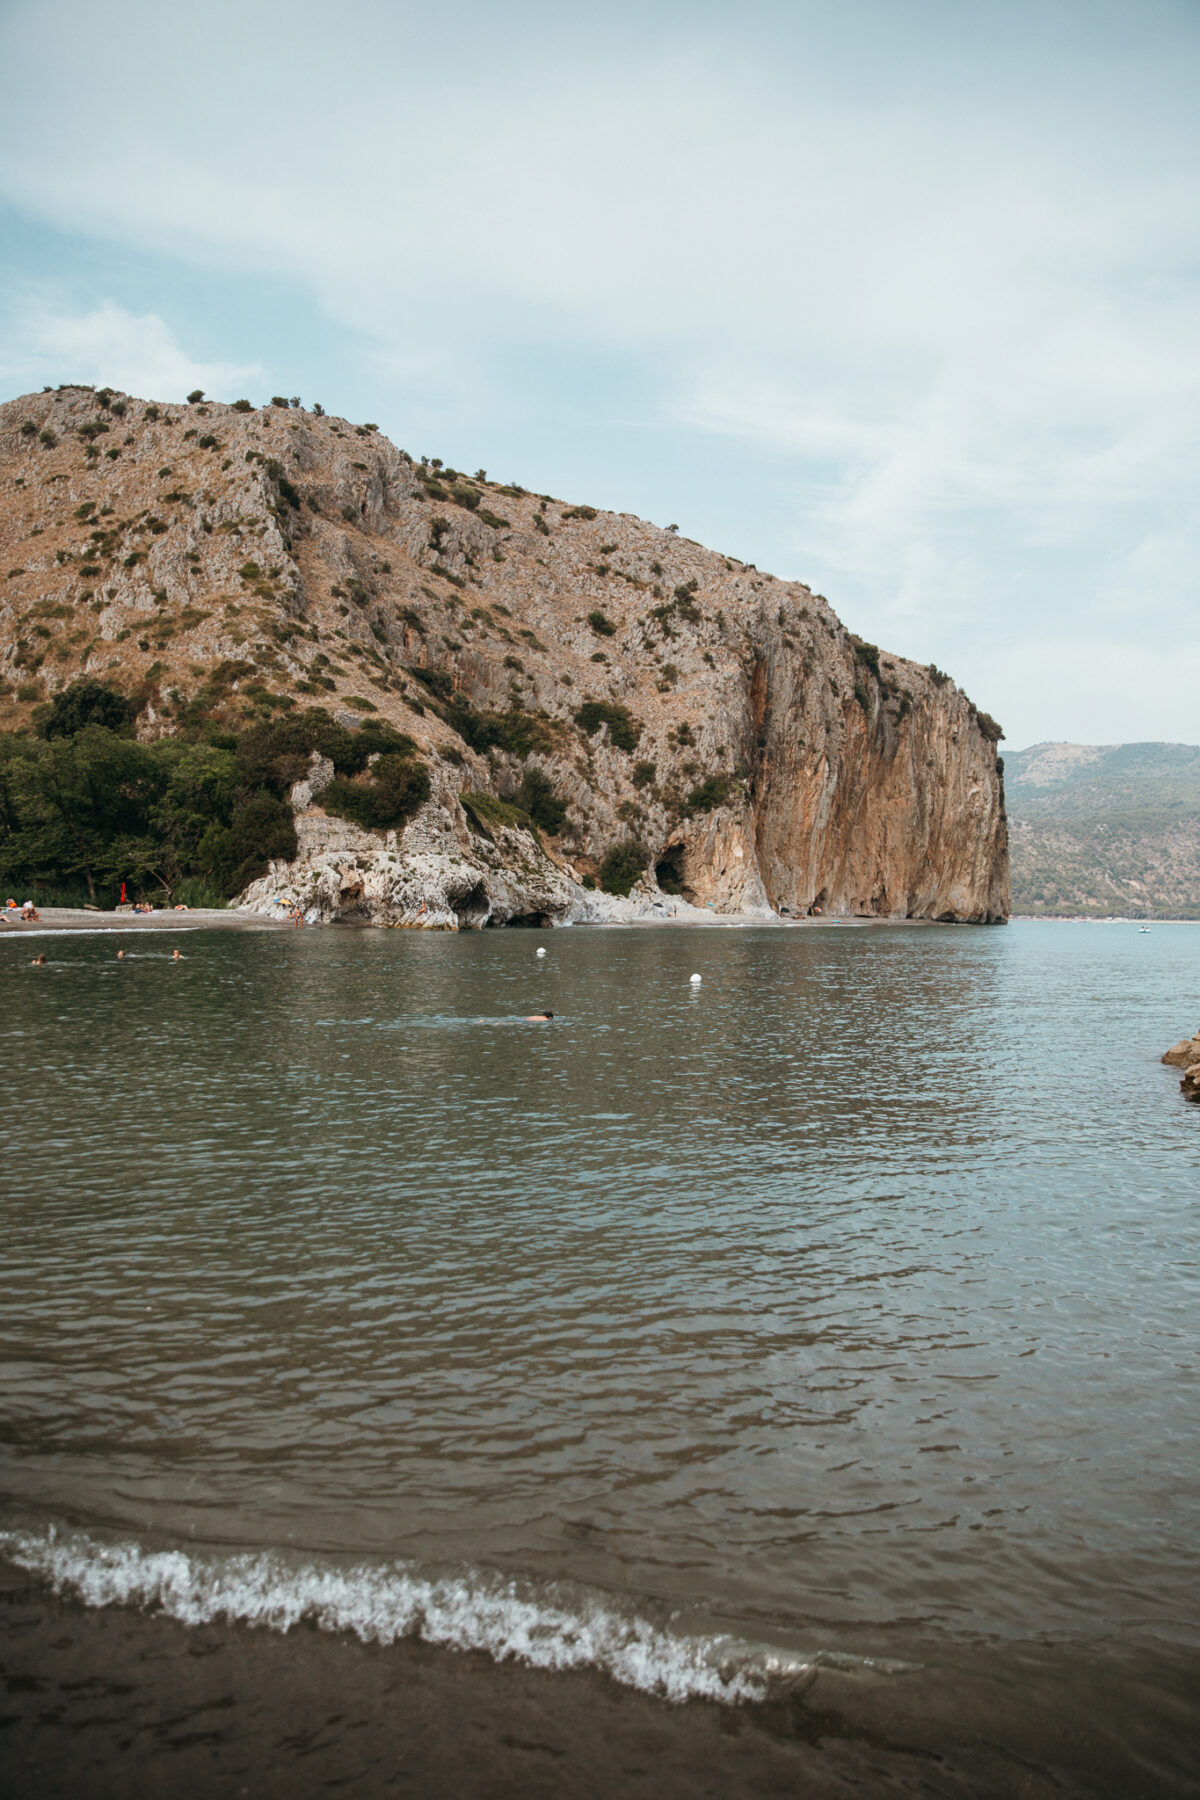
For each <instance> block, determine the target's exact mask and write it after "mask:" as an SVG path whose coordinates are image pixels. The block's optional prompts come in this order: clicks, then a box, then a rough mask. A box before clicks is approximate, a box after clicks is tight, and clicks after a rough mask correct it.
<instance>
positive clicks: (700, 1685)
mask: <svg viewBox="0 0 1200 1800" xmlns="http://www.w3.org/2000/svg"><path fill="white" fill-rule="evenodd" d="M0 1553H2V1554H4V1555H5V1556H7V1557H8V1559H9V1560H10V1561H11V1562H14V1563H16V1564H17V1565H18V1566H19V1567H21V1568H23V1569H27V1570H29V1571H30V1572H31V1573H33V1574H37V1575H40V1576H42V1577H44V1578H45V1579H47V1580H48V1581H49V1583H50V1584H51V1586H52V1587H53V1589H54V1590H55V1592H56V1593H62V1592H67V1593H70V1594H73V1595H75V1596H77V1597H78V1598H79V1599H81V1600H82V1601H83V1602H84V1603H85V1604H86V1605H88V1606H143V1607H147V1608H149V1609H151V1610H154V1611H157V1612H162V1613H166V1614H167V1615H169V1617H171V1618H173V1619H178V1620H179V1621H180V1622H181V1623H182V1624H185V1625H202V1624H208V1623H211V1622H213V1621H217V1620H221V1621H229V1622H233V1621H238V1622H241V1623H243V1624H247V1625H257V1626H268V1627H269V1628H271V1629H272V1630H274V1631H281V1632H282V1631H289V1630H290V1629H291V1628H292V1626H293V1625H298V1624H299V1623H300V1622H301V1621H307V1622H308V1623H310V1624H314V1625H317V1626H319V1627H320V1628H321V1629H323V1630H325V1631H344V1632H352V1633H353V1634H354V1635H355V1636H356V1637H358V1638H361V1639H362V1640H363V1642H364V1643H378V1644H391V1643H395V1642H397V1641H398V1640H399V1639H401V1638H419V1639H421V1640H423V1641H424V1642H425V1643H428V1644H441V1645H445V1646H447V1647H449V1648H451V1649H455V1650H485V1651H487V1652H488V1653H489V1655H491V1656H492V1657H494V1658H495V1659H496V1661H497V1662H502V1661H504V1660H505V1659H507V1658H510V1657H512V1658H516V1659H518V1660H519V1661H521V1662H524V1663H528V1664H529V1665H531V1666H532V1667H533V1668H537V1669H583V1668H592V1669H599V1670H602V1671H603V1672H604V1673H605V1674H607V1675H610V1676H612V1677H613V1679H614V1680H616V1681H619V1682H622V1683H623V1684H624V1685H625V1686H627V1687H634V1688H641V1689H642V1690H643V1691H644V1692H646V1693H652V1694H658V1695H661V1696H662V1697H663V1698H665V1699H668V1700H673V1701H684V1700H694V1699H704V1700H719V1701H724V1702H726V1703H730V1704H736V1703H738V1702H740V1701H755V1700H762V1699H764V1698H765V1697H766V1695H767V1694H768V1693H769V1692H771V1691H772V1690H774V1689H777V1688H780V1687H788V1688H796V1687H800V1686H805V1685H807V1683H808V1682H809V1681H811V1680H812V1679H813V1678H814V1676H815V1673H816V1662H815V1660H809V1659H804V1658H801V1657H799V1656H797V1655H794V1654H792V1653H790V1652H788V1651H786V1650H780V1649H776V1648H772V1647H771V1646H769V1645H764V1644H752V1643H749V1642H746V1641H745V1640H742V1639H739V1638H736V1637H732V1636H728V1635H712V1636H706V1635H702V1634H692V1635H688V1634H685V1633H682V1632H680V1633H676V1632H673V1631H671V1630H670V1629H669V1628H666V1627H663V1626H661V1625H656V1624H654V1623H652V1622H651V1621H650V1620H648V1619H645V1618H641V1617H639V1616H637V1615H636V1614H634V1613H625V1612H623V1611H621V1610H620V1608H619V1607H618V1606H617V1605H616V1604H615V1603H614V1602H613V1601H612V1600H611V1599H608V1598H607V1597H602V1596H600V1595H588V1594H586V1593H583V1592H580V1591H572V1592H571V1593H569V1594H568V1593H567V1592H566V1590H565V1589H564V1588H556V1587H548V1588H544V1589H541V1590H539V1589H537V1588H536V1587H535V1586H533V1585H532V1584H528V1583H519V1582H515V1581H506V1580H503V1579H501V1578H500V1577H498V1576H495V1575H488V1574H485V1573H481V1572H478V1571H466V1572H462V1573H458V1574H455V1575H439V1576H433V1575H429V1574H425V1573H422V1572H421V1571H420V1570H419V1569H417V1568H416V1567H414V1566H412V1565H408V1564H405V1563H402V1562H389V1563H358V1564H355V1565H353V1566H342V1565H338V1564H335V1563H332V1562H331V1563H326V1564H321V1563H317V1562H309V1563H288V1562H287V1561H285V1560H284V1559H283V1558H282V1557H280V1556H278V1555H276V1554H274V1553H271V1552H265V1551H259V1552H247V1553H242V1554H234V1555H221V1554H218V1553H216V1552H197V1551H193V1550H152V1549H148V1548H147V1547H146V1546H144V1545H142V1544H139V1543H137V1542H136V1541H134V1540H130V1539H126V1540H123V1541H118V1542H103V1541H101V1540H99V1539H97V1538H93V1537H91V1536H90V1535H88V1534H86V1533H83V1532H76V1531H68V1530H63V1529H61V1528H56V1527H48V1528H45V1529H43V1530H0Z"/></svg>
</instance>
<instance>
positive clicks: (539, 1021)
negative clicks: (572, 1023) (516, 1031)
mask: <svg viewBox="0 0 1200 1800" xmlns="http://www.w3.org/2000/svg"><path fill="white" fill-rule="evenodd" d="M553 1017H554V1014H553V1013H552V1012H544V1013H526V1015H525V1017H524V1018H523V1019H522V1020H521V1023H522V1025H547V1024H549V1022H550V1020H551V1019H552V1018H553Z"/></svg>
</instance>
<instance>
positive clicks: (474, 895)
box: [453, 881, 491, 931]
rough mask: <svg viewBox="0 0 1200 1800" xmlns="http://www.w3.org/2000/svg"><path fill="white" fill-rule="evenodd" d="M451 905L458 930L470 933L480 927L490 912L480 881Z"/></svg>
mask: <svg viewBox="0 0 1200 1800" xmlns="http://www.w3.org/2000/svg"><path fill="white" fill-rule="evenodd" d="M453 905H454V916H455V918H456V919H457V920H458V923H459V928H460V930H463V929H465V930H468V931H470V930H472V929H474V928H475V927H476V926H479V925H482V924H483V923H484V922H485V921H486V919H487V917H488V914H489V913H490V912H491V901H490V900H489V899H488V892H487V888H486V887H485V885H484V883H483V882H482V881H477V882H476V883H475V886H474V887H473V888H472V889H471V890H470V892H469V893H466V894H462V895H460V896H459V898H458V899H457V900H455V901H454V902H453Z"/></svg>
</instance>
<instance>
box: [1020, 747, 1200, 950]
mask: <svg viewBox="0 0 1200 1800" xmlns="http://www.w3.org/2000/svg"><path fill="white" fill-rule="evenodd" d="M1004 785H1005V790H1006V794H1007V799H1008V817H1009V844H1010V850H1011V856H1012V895H1013V911H1014V912H1015V913H1024V914H1026V915H1032V916H1034V917H1043V918H1062V917H1064V916H1082V917H1090V918H1103V917H1109V916H1111V915H1112V914H1114V913H1116V914H1124V915H1126V916H1129V917H1136V918H1143V917H1145V918H1150V917H1158V918H1175V919H1198V918H1200V745H1196V744H1153V743H1151V744H1034V745H1033V746H1032V748H1030V749H1028V750H1018V751H1015V752H1014V753H1013V754H1011V755H1008V756H1006V757H1005V759H1004Z"/></svg>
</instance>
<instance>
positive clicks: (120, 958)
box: [117, 950, 125, 962]
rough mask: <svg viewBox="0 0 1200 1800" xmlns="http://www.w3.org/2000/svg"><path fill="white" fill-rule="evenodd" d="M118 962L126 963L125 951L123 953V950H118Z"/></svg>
mask: <svg viewBox="0 0 1200 1800" xmlns="http://www.w3.org/2000/svg"><path fill="white" fill-rule="evenodd" d="M117 961H118V962H124V961H125V952H124V951H123V950H118V951H117Z"/></svg>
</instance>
